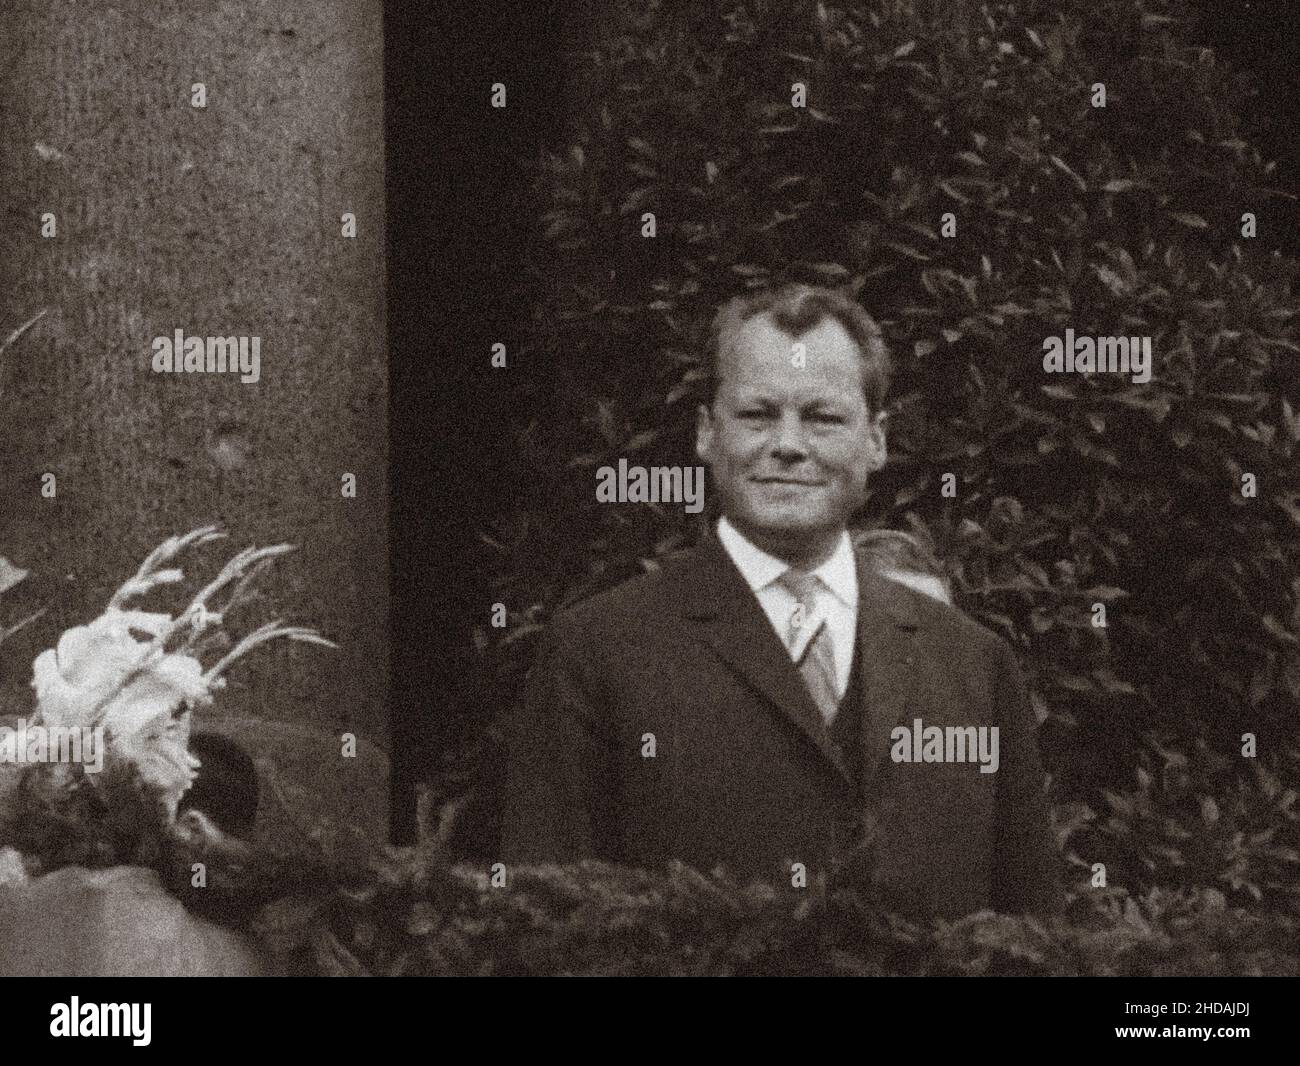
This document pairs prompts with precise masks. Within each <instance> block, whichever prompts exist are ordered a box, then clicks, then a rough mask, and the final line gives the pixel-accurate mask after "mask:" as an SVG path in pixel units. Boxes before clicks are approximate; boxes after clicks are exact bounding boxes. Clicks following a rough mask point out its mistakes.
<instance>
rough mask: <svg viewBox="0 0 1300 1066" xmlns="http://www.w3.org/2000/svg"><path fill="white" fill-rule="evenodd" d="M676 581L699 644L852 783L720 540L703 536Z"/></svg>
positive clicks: (796, 674) (778, 640) (787, 656)
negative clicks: (749, 686)
mask: <svg viewBox="0 0 1300 1066" xmlns="http://www.w3.org/2000/svg"><path fill="white" fill-rule="evenodd" d="M676 576H677V579H678V581H679V582H680V589H681V603H682V613H683V614H684V615H685V617H686V618H688V619H690V620H691V621H692V622H693V623H694V624H695V625H696V626H697V627H698V631H699V633H700V636H701V637H702V639H703V640H704V641H705V642H706V643H708V644H709V646H710V647H712V648H713V650H714V651H715V652H716V653H717V654H718V656H719V657H720V658H721V659H722V660H723V661H724V662H726V663H727V665H728V666H730V667H731V668H732V669H733V670H735V671H736V672H737V673H738V674H740V675H741V676H742V677H743V678H744V679H745V680H746V681H747V682H748V683H749V684H750V685H751V686H752V687H753V688H754V689H756V690H757V691H758V692H759V693H760V694H761V695H762V696H763V697H764V702H765V703H766V704H767V705H768V706H769V707H770V708H771V709H772V710H773V711H774V712H775V713H778V714H780V715H781V716H782V717H784V718H785V719H786V720H787V721H788V722H790V723H791V724H792V725H793V726H794V727H795V728H796V729H798V730H799V731H800V732H801V733H803V734H804V736H805V737H807V738H808V740H809V741H811V743H812V744H813V746H814V747H815V748H816V749H817V751H818V752H820V753H821V755H822V756H823V758H825V759H826V761H827V762H828V763H830V765H831V766H832V767H833V768H834V769H835V770H836V771H837V772H838V773H839V775H840V776H841V777H842V778H843V779H844V780H845V781H846V782H850V783H851V781H850V778H849V774H848V771H847V769H846V768H845V765H844V761H843V759H842V758H841V757H840V756H839V755H838V754H837V752H836V751H835V748H834V745H833V744H832V742H831V739H830V736H829V735H828V733H827V731H826V727H825V725H824V724H823V722H822V717H821V712H820V711H819V710H818V709H817V705H816V703H814V702H813V698H812V696H811V695H810V694H809V692H808V689H807V687H806V686H805V685H804V680H803V678H802V677H801V676H800V674H799V671H798V670H797V669H796V668H795V665H794V663H792V662H791V661H790V654H789V652H788V651H787V650H786V648H785V645H784V644H782V643H781V638H780V637H778V636H777V635H776V631H775V630H774V629H773V628H772V623H771V622H770V621H769V620H768V617H767V615H766V614H765V613H764V611H763V608H762V606H761V605H760V604H759V602H758V598H757V597H756V596H755V595H754V593H753V591H752V590H751V589H750V587H749V585H748V584H747V583H746V581H745V579H744V577H743V576H742V575H741V573H740V571H739V570H738V569H736V565H735V564H734V563H733V562H732V561H731V557H730V556H729V555H727V552H726V549H725V548H723V546H722V543H721V541H719V540H718V539H717V538H716V537H713V536H709V537H706V538H705V539H704V540H703V541H702V542H701V544H700V546H699V547H698V548H697V549H696V551H695V553H694V554H693V556H692V557H691V558H690V560H689V561H686V562H684V563H683V564H682V565H681V567H680V568H679V569H678V570H677V574H676Z"/></svg>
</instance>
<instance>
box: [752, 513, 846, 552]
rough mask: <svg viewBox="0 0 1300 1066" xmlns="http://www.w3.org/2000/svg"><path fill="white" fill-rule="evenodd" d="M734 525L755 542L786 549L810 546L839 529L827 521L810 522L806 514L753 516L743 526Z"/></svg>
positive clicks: (763, 514) (764, 514)
mask: <svg viewBox="0 0 1300 1066" xmlns="http://www.w3.org/2000/svg"><path fill="white" fill-rule="evenodd" d="M733 521H734V520H733ZM736 525H737V527H738V528H740V529H741V530H743V531H748V533H749V535H750V537H751V539H754V540H755V541H766V542H768V543H772V544H781V545H783V546H787V547H801V546H805V545H807V546H811V545H813V544H816V543H818V542H820V541H823V540H825V539H826V538H827V537H828V536H830V535H833V534H835V533H837V532H839V529H840V528H841V527H840V526H837V525H836V524H835V523H833V522H829V521H827V522H817V521H810V520H809V515H808V514H807V513H806V512H805V513H802V514H800V513H790V512H785V513H782V512H777V513H771V512H766V513H762V514H753V515H749V516H747V517H746V520H745V521H744V523H743V524H741V523H739V522H737V523H736Z"/></svg>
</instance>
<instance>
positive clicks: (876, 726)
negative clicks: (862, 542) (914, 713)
mask: <svg viewBox="0 0 1300 1066" xmlns="http://www.w3.org/2000/svg"><path fill="white" fill-rule="evenodd" d="M857 566H858V656H859V658H858V664H859V669H860V670H861V671H862V746H863V752H862V754H863V758H862V778H863V790H864V791H868V790H869V789H870V788H871V787H872V785H873V784H874V783H875V782H876V780H877V779H878V778H879V776H880V767H881V764H882V763H883V762H884V760H885V757H886V756H887V755H888V753H889V735H890V733H891V731H892V730H893V728H894V727H895V726H896V725H898V724H899V722H900V721H902V720H904V719H906V718H907V717H908V715H909V713H910V708H911V705H912V692H913V685H914V678H915V670H916V665H915V659H916V655H915V649H914V645H913V638H914V635H915V632H916V630H917V628H918V627H919V625H920V620H919V618H918V617H917V615H916V612H915V610H914V609H913V605H912V603H911V601H910V599H909V594H908V593H906V592H904V591H903V590H902V589H901V588H899V587H898V586H897V585H895V584H894V583H893V582H891V581H889V580H887V579H885V578H882V577H880V576H879V575H878V574H876V573H875V572H873V571H872V570H871V569H870V568H869V567H867V565H866V564H865V563H864V562H863V560H862V559H861V558H860V557H859V558H858V560H857Z"/></svg>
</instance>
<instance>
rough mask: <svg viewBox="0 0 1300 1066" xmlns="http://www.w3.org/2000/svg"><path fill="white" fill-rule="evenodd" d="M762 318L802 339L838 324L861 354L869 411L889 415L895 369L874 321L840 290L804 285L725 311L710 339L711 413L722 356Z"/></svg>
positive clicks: (744, 300) (751, 297) (741, 300)
mask: <svg viewBox="0 0 1300 1066" xmlns="http://www.w3.org/2000/svg"><path fill="white" fill-rule="evenodd" d="M762 314H770V315H771V316H772V320H773V322H775V324H776V325H777V327H778V328H779V329H780V330H781V331H782V332H783V333H787V334H789V335H790V336H791V337H801V336H803V334H805V333H807V332H808V331H809V330H810V329H813V328H815V327H816V326H818V325H820V324H821V323H822V322H823V321H824V320H825V319H827V318H831V319H834V320H835V321H836V322H838V323H839V324H840V325H841V326H843V327H844V329H845V330H846V331H847V333H848V335H849V336H850V337H852V338H853V340H854V342H855V343H856V344H857V346H858V350H859V351H860V352H861V353H862V392H863V395H864V396H865V398H866V401H867V408H868V410H870V411H871V412H872V413H878V412H880V411H882V410H883V409H884V406H885V396H886V395H887V394H888V392H889V378H890V374H891V373H892V369H893V367H892V363H891V360H890V356H889V348H888V347H887V346H886V345H885V338H884V335H883V334H882V333H881V331H880V327H879V326H878V325H877V324H876V321H875V319H873V318H872V317H871V316H870V315H869V314H867V312H866V311H864V310H863V309H862V307H861V306H860V305H859V304H858V303H857V302H856V301H854V300H853V299H852V298H851V297H850V296H848V295H846V294H845V293H843V292H841V291H840V290H838V289H827V288H822V287H821V286H817V285H807V284H804V283H801V282H790V283H788V284H785V285H781V286H778V287H775V288H771V289H763V290H761V291H759V292H756V293H750V294H748V295H745V296H735V297H733V298H732V299H730V300H728V301H727V302H726V303H725V304H723V305H722V307H721V308H720V309H719V311H718V313H717V315H716V316H714V319H713V327H712V330H711V333H710V337H709V350H708V362H707V365H706V371H707V376H708V381H707V389H708V393H707V396H706V404H707V406H709V407H712V406H713V401H714V400H715V399H716V398H717V395H718V381H719V377H718V365H719V363H720V362H721V359H722V356H723V354H724V353H725V352H726V351H728V349H729V348H730V347H731V345H732V344H733V343H735V338H736V334H737V333H738V332H739V330H740V328H741V326H743V325H744V324H745V323H746V322H748V321H749V320H750V319H751V318H754V317H756V316H758V315H762Z"/></svg>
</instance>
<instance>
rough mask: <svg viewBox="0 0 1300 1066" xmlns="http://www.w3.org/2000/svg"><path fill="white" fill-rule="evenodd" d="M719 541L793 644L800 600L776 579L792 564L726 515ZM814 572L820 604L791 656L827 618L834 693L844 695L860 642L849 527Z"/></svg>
mask: <svg viewBox="0 0 1300 1066" xmlns="http://www.w3.org/2000/svg"><path fill="white" fill-rule="evenodd" d="M718 540H720V541H721V542H722V547H723V548H724V549H725V550H726V552H727V554H728V555H729V556H731V560H732V562H734V563H735V564H736V567H737V569H738V570H739V571H740V573H741V575H742V576H743V577H744V579H745V581H746V582H747V583H748V584H749V587H750V588H751V589H752V590H753V592H754V595H755V596H757V597H758V602H759V605H760V606H761V607H762V608H763V613H764V614H766V615H767V617H768V620H769V621H770V622H771V623H772V628H773V629H775V630H776V633H777V636H778V637H780V638H781V643H782V644H785V645H786V646H787V647H789V645H788V643H787V638H788V635H789V632H790V619H791V617H792V616H793V615H794V612H795V609H796V608H797V607H798V606H799V601H798V600H797V599H796V598H795V596H794V594H793V593H791V592H789V591H788V590H787V589H785V588H783V587H782V586H780V585H778V584H776V580H777V578H779V577H780V576H781V575H782V574H784V573H785V572H786V571H787V570H789V569H790V567H789V564H787V563H784V562H782V561H781V560H780V559H778V558H776V557H775V556H773V555H768V553H767V552H765V551H763V550H762V549H761V548H759V547H758V546H756V545H755V544H754V543H753V542H752V541H750V540H749V539H748V538H747V537H745V535H744V534H743V533H741V532H740V531H739V530H738V529H736V527H735V526H733V525H732V524H731V523H730V522H728V521H727V519H725V518H723V519H721V520H720V521H719V522H718ZM811 573H812V574H813V575H815V576H816V577H817V579H818V582H819V584H818V586H817V602H816V605H815V606H814V608H813V611H812V613H811V615H810V616H809V617H808V618H805V619H804V624H803V626H802V627H801V628H800V630H799V634H798V637H797V638H796V640H795V643H794V646H793V648H791V649H790V658H791V660H792V661H795V662H797V661H798V660H799V657H800V656H801V655H802V654H803V651H804V648H805V647H807V644H808V641H809V640H811V639H812V637H813V635H814V634H815V633H816V632H817V627H818V625H819V623H820V622H821V620H822V619H823V618H824V619H825V620H826V629H827V632H828V633H829V634H830V638H831V648H832V650H833V652H834V654H835V685H836V694H837V695H838V696H839V697H840V698H841V699H842V698H843V697H844V693H845V691H846V690H847V689H848V687H849V673H850V671H851V670H852V669H853V646H854V643H855V642H856V640H857V625H858V570H857V564H856V562H855V561H854V557H853V543H852V541H851V540H850V539H849V534H848V531H847V530H845V531H844V532H843V533H842V534H841V535H840V542H839V544H837V545H836V547H835V552H834V554H833V555H832V556H831V557H830V558H829V559H827V560H826V562H824V563H822V565H821V566H819V567H817V569H815V570H813V571H811Z"/></svg>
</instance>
